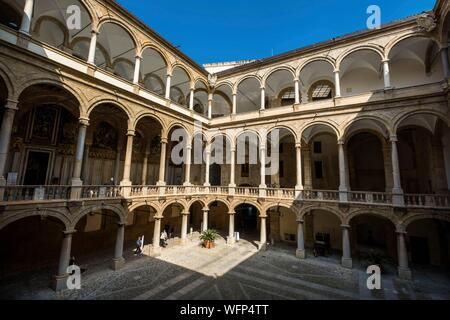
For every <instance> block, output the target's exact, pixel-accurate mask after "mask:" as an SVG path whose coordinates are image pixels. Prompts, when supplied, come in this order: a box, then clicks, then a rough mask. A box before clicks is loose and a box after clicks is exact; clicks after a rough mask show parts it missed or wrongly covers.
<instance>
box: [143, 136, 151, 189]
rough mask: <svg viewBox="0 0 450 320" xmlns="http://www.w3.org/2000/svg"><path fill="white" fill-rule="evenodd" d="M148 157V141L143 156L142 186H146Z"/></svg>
mask: <svg viewBox="0 0 450 320" xmlns="http://www.w3.org/2000/svg"><path fill="white" fill-rule="evenodd" d="M149 157H150V141H148V142H147V144H146V146H145V156H144V163H143V164H142V185H143V186H146V185H147V175H148V158H149Z"/></svg>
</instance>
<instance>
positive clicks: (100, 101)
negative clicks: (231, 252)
mask: <svg viewBox="0 0 450 320" xmlns="http://www.w3.org/2000/svg"><path fill="white" fill-rule="evenodd" d="M102 104H111V105H114V106H115V107H117V108H118V109H120V110H122V111H123V112H125V114H126V115H127V117H128V122H129V123H132V122H131V121H132V119H133V116H132V112H131V109H130V108H129V107H128V106H126V105H125V104H122V103H120V102H118V101H116V100H112V99H102V98H100V99H98V100H97V101H95V102H93V103H92V104H91V105H90V106H89V107H88V109H87V110H86V114H85V117H86V118H89V116H90V115H91V113H92V111H93V110H94V109H95V108H96V107H98V106H101V105H102Z"/></svg>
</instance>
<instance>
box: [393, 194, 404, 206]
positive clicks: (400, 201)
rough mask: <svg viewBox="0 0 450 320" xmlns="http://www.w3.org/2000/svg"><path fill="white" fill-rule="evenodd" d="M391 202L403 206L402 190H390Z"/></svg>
mask: <svg viewBox="0 0 450 320" xmlns="http://www.w3.org/2000/svg"><path fill="white" fill-rule="evenodd" d="M392 204H393V205H394V206H395V207H404V206H405V198H404V196H403V192H401V193H400V192H398V191H397V192H394V191H392Z"/></svg>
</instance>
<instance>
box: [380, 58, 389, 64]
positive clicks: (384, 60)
mask: <svg viewBox="0 0 450 320" xmlns="http://www.w3.org/2000/svg"><path fill="white" fill-rule="evenodd" d="M381 62H383V63H387V62H389V58H384V59H383V60H381Z"/></svg>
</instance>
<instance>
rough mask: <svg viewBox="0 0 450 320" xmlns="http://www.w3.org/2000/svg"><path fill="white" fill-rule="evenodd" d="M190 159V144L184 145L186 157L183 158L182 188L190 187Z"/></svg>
mask: <svg viewBox="0 0 450 320" xmlns="http://www.w3.org/2000/svg"><path fill="white" fill-rule="evenodd" d="M191 157H192V146H191V145H190V144H188V145H186V157H185V161H186V162H185V170H184V183H183V185H184V186H190V185H191Z"/></svg>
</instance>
